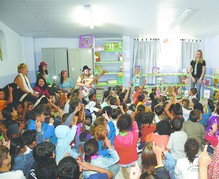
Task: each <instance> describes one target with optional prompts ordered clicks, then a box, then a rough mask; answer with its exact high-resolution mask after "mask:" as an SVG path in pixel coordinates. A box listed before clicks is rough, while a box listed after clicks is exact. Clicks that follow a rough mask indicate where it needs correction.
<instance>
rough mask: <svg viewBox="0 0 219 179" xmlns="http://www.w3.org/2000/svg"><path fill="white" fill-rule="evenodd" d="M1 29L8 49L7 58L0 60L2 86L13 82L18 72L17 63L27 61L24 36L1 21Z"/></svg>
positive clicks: (0, 84)
mask: <svg viewBox="0 0 219 179" xmlns="http://www.w3.org/2000/svg"><path fill="white" fill-rule="evenodd" d="M0 30H1V31H2V32H3V33H4V35H5V39H6V49H7V55H6V58H3V61H0V87H4V86H5V85H6V84H8V83H10V82H13V79H14V77H15V75H16V74H17V65H18V64H20V63H22V62H25V59H24V51H23V43H22V37H21V36H20V35H18V34H17V33H16V32H14V31H13V30H12V29H10V28H9V27H7V26H6V25H5V24H3V23H2V22H0ZM3 56H4V55H3ZM3 77H4V78H3Z"/></svg>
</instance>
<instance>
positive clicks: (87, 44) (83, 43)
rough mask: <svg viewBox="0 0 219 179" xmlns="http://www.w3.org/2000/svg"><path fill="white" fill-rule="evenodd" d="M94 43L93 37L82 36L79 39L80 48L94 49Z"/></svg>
mask: <svg viewBox="0 0 219 179" xmlns="http://www.w3.org/2000/svg"><path fill="white" fill-rule="evenodd" d="M93 42H94V36H93V35H81V36H80V38H79V48H92V47H93Z"/></svg>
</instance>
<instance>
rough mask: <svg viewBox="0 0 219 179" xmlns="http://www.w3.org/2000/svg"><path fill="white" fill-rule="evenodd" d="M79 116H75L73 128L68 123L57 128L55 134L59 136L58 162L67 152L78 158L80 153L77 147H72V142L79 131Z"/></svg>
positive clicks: (57, 146)
mask: <svg viewBox="0 0 219 179" xmlns="http://www.w3.org/2000/svg"><path fill="white" fill-rule="evenodd" d="M77 122H78V116H73V122H72V127H71V129H70V128H69V127H68V126H66V125H59V126H57V127H56V128H55V134H56V137H57V138H58V140H57V144H56V162H57V163H58V162H59V161H60V160H61V159H62V158H64V156H65V155H66V154H69V155H70V156H72V157H74V158H77V157H78V156H79V154H78V153H77V152H76V150H75V149H71V146H70V144H71V142H72V141H73V139H74V138H75V135H76V132H77V126H76V125H77Z"/></svg>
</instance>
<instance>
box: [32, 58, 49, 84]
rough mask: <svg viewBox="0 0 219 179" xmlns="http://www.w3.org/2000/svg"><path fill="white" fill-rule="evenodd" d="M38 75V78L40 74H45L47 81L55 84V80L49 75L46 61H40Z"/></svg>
mask: <svg viewBox="0 0 219 179" xmlns="http://www.w3.org/2000/svg"><path fill="white" fill-rule="evenodd" d="M36 75H37V78H38V77H39V76H43V77H44V78H45V80H46V83H47V84H48V85H52V84H53V82H52V81H51V79H50V77H49V74H48V69H47V63H46V62H44V61H42V62H40V64H39V66H38V71H37V74H36Z"/></svg>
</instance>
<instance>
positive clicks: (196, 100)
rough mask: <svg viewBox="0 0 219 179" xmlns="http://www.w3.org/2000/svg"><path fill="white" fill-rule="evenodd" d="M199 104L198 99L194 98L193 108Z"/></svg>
mask: <svg viewBox="0 0 219 179" xmlns="http://www.w3.org/2000/svg"><path fill="white" fill-rule="evenodd" d="M197 103H198V99H197V98H192V106H193V107H194V105H195V104H197Z"/></svg>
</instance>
